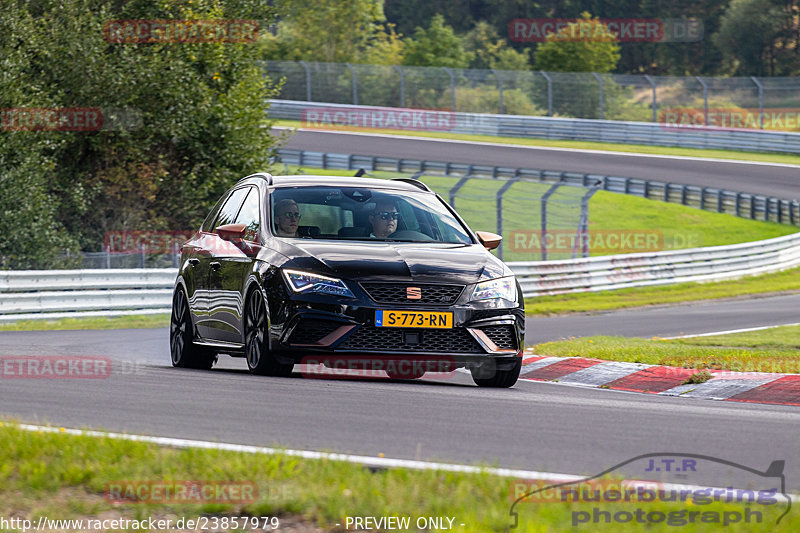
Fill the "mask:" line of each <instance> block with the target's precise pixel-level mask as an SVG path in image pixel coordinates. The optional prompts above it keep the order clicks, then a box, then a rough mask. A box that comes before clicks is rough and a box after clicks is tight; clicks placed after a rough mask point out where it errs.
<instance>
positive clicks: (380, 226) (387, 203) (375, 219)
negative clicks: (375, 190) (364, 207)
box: [369, 200, 400, 239]
mask: <svg viewBox="0 0 800 533" xmlns="http://www.w3.org/2000/svg"><path fill="white" fill-rule="evenodd" d="M399 217H400V213H399V212H398V211H397V204H395V203H394V201H392V200H379V201H378V203H377V204H375V209H374V210H373V211H372V213H371V214H370V215H369V223H370V224H371V225H372V233H370V234H369V236H370V237H372V238H374V239H385V238H387V237H388V236H389V235H391V234H392V233H394V232H395V231H397V219H398V218H399Z"/></svg>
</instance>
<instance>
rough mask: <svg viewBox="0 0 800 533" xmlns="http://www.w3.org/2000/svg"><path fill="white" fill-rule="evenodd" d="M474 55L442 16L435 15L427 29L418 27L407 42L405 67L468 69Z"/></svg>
mask: <svg viewBox="0 0 800 533" xmlns="http://www.w3.org/2000/svg"><path fill="white" fill-rule="evenodd" d="M473 57H474V54H473V53H471V52H467V51H466V50H464V47H463V45H462V43H461V39H459V38H458V36H456V34H455V32H454V31H453V28H452V27H450V26H448V25H446V24H445V22H444V17H443V16H442V15H435V16H434V17H433V18H432V19H431V22H430V25H429V26H428V27H427V28H422V27H417V29H416V31H415V32H414V37H413V38H410V39H408V40H407V41H406V55H405V58H404V60H403V64H404V65H413V66H418V67H452V68H466V67H467V66H469V64H470V62H471V61H472V58H473Z"/></svg>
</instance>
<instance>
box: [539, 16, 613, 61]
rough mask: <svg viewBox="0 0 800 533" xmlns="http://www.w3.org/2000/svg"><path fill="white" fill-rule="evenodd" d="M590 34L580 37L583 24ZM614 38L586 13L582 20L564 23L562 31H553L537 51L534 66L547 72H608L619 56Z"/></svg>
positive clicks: (603, 26) (602, 25) (605, 28)
mask: <svg viewBox="0 0 800 533" xmlns="http://www.w3.org/2000/svg"><path fill="white" fill-rule="evenodd" d="M587 26H588V27H589V28H591V30H590V31H589V36H587V37H575V36H581V35H582V31H583V30H584V28H585V27H587ZM619 51H620V46H619V44H618V43H617V42H616V38H615V37H614V36H613V35H612V34H611V33H610V32H609V31H608V29H607V27H606V26H605V25H604V24H603V23H602V22H600V20H598V19H593V18H592V17H591V15H590V14H589V13H587V12H584V13H582V14H581V20H580V21H578V22H572V23H569V24H567V27H566V28H565V29H564V30H562V32H558V33H552V34H550V35H549V36H548V37H547V41H546V42H545V43H543V44H542V45H541V46H539V48H538V49H537V50H536V69H537V70H545V71H550V72H598V73H604V72H611V71H612V70H613V69H614V68H615V67H616V66H617V61H619V58H620V52H619Z"/></svg>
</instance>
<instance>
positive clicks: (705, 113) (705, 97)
mask: <svg viewBox="0 0 800 533" xmlns="http://www.w3.org/2000/svg"><path fill="white" fill-rule="evenodd" d="M694 79H696V80H697V81H699V82H700V85H701V86H702V87H703V117H704V124H705V125H706V126H708V125H709V124H708V85H706V82H704V81H703V78H701V77H700V76H695V77H694Z"/></svg>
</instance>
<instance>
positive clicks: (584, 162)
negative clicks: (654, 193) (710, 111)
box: [283, 130, 800, 200]
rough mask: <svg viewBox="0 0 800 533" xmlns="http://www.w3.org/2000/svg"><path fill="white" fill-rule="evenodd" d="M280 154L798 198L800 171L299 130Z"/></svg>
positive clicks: (784, 167)
mask: <svg viewBox="0 0 800 533" xmlns="http://www.w3.org/2000/svg"><path fill="white" fill-rule="evenodd" d="M283 147H284V148H288V149H293V150H311V151H317V152H333V153H340V154H348V153H349V154H359V155H374V156H381V157H394V158H411V159H422V160H432V161H452V162H454V163H466V164H476V165H494V166H503V167H519V168H553V169H555V168H557V169H559V170H564V171H568V172H581V173H587V174H601V173H602V174H605V175H610V176H629V177H633V178H642V179H649V180H658V181H664V182H674V183H683V184H686V185H699V186H704V187H714V188H719V189H730V190H736V191H742V192H747V193H752V194H762V195H766V196H775V197H778V198H784V199H787V200H792V199H797V198H800V165H783V164H769V163H751V162H747V161H732V160H716V159H700V158H681V157H674V156H659V155H647V154H627V153H620V152H599V151H595V150H570V149H564V148H544V147H533V146H523V145H506V144H499V143H482V142H470V141H456V140H450V139H433V138H427V137H413V136H404V135H379V134H371V133H354V132H334V131H311V130H298V131H297V132H296V133H295V134H294V135H292V136H291V137H290V138H289V139H288V140H287V141H286V143H285V144H284V145H283Z"/></svg>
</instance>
